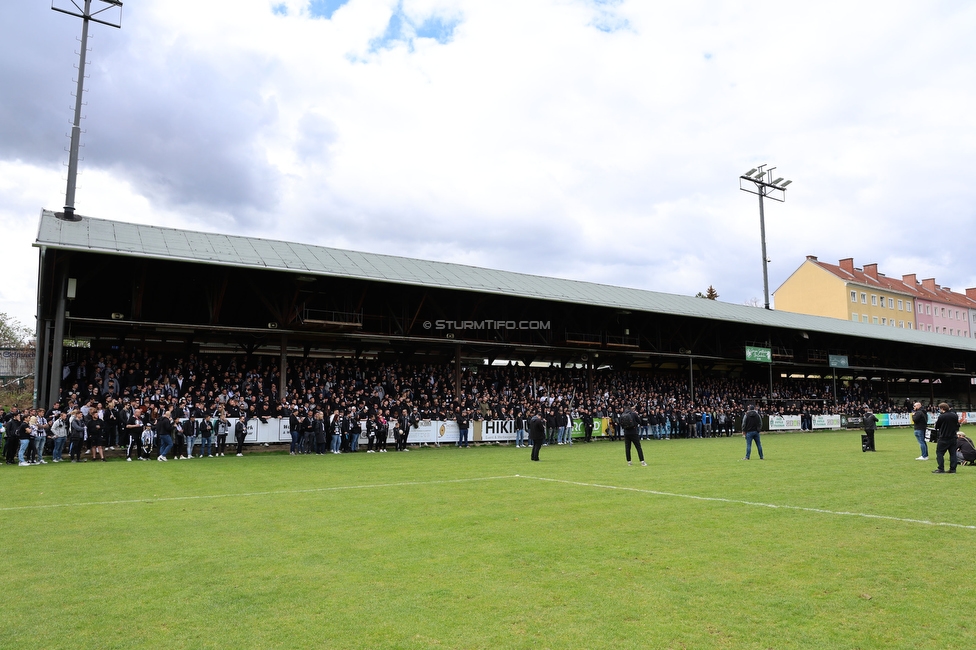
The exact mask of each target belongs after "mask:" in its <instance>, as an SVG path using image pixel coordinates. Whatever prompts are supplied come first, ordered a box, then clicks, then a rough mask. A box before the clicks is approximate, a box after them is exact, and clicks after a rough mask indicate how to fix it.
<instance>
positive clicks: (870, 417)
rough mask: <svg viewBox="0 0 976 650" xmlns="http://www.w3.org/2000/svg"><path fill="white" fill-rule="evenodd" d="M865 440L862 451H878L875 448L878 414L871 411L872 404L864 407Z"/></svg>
mask: <svg viewBox="0 0 976 650" xmlns="http://www.w3.org/2000/svg"><path fill="white" fill-rule="evenodd" d="M862 424H863V425H864V442H863V444H862V445H861V451H877V450H876V449H875V448H874V430H875V429H876V428H877V427H878V416H877V415H875V414H874V413H873V412H872V411H871V407H870V406H866V407H864V418H863V419H862Z"/></svg>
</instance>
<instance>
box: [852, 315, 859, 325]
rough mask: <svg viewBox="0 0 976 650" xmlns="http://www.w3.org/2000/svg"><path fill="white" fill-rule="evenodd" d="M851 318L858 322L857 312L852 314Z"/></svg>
mask: <svg viewBox="0 0 976 650" xmlns="http://www.w3.org/2000/svg"><path fill="white" fill-rule="evenodd" d="M851 320H852V321H854V322H855V323H856V322H857V321H858V318H857V314H851Z"/></svg>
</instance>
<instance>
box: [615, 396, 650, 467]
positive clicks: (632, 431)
mask: <svg viewBox="0 0 976 650" xmlns="http://www.w3.org/2000/svg"><path fill="white" fill-rule="evenodd" d="M617 424H619V425H620V429H621V430H622V431H623V433H624V454H625V456H626V457H627V464H628V465H633V463H632V462H630V446H631V445H634V447H636V448H637V457H638V458H640V464H641V465H644V466H645V467H646V466H647V463H645V462H644V450H643V449H641V443H640V432H639V431H638V427H640V416H638V415H637V414H636V413H634V411H633V409H631V408H627V410H626V411H624V412H623V413H621V414H620V416H619V417H618V418H617Z"/></svg>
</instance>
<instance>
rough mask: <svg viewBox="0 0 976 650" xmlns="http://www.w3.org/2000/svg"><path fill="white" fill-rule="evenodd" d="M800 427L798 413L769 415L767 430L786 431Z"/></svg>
mask: <svg viewBox="0 0 976 650" xmlns="http://www.w3.org/2000/svg"><path fill="white" fill-rule="evenodd" d="M799 428H800V416H799V415H770V416H769V430H770V431H788V430H793V429H799Z"/></svg>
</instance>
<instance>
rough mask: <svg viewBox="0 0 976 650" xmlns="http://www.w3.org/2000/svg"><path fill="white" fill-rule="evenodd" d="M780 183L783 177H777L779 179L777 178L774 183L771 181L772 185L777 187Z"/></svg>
mask: <svg viewBox="0 0 976 650" xmlns="http://www.w3.org/2000/svg"><path fill="white" fill-rule="evenodd" d="M782 182H783V177H782V176H780V177H779V178H777V179H776V180H775V181H773V185H779V184H780V183H782Z"/></svg>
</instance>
